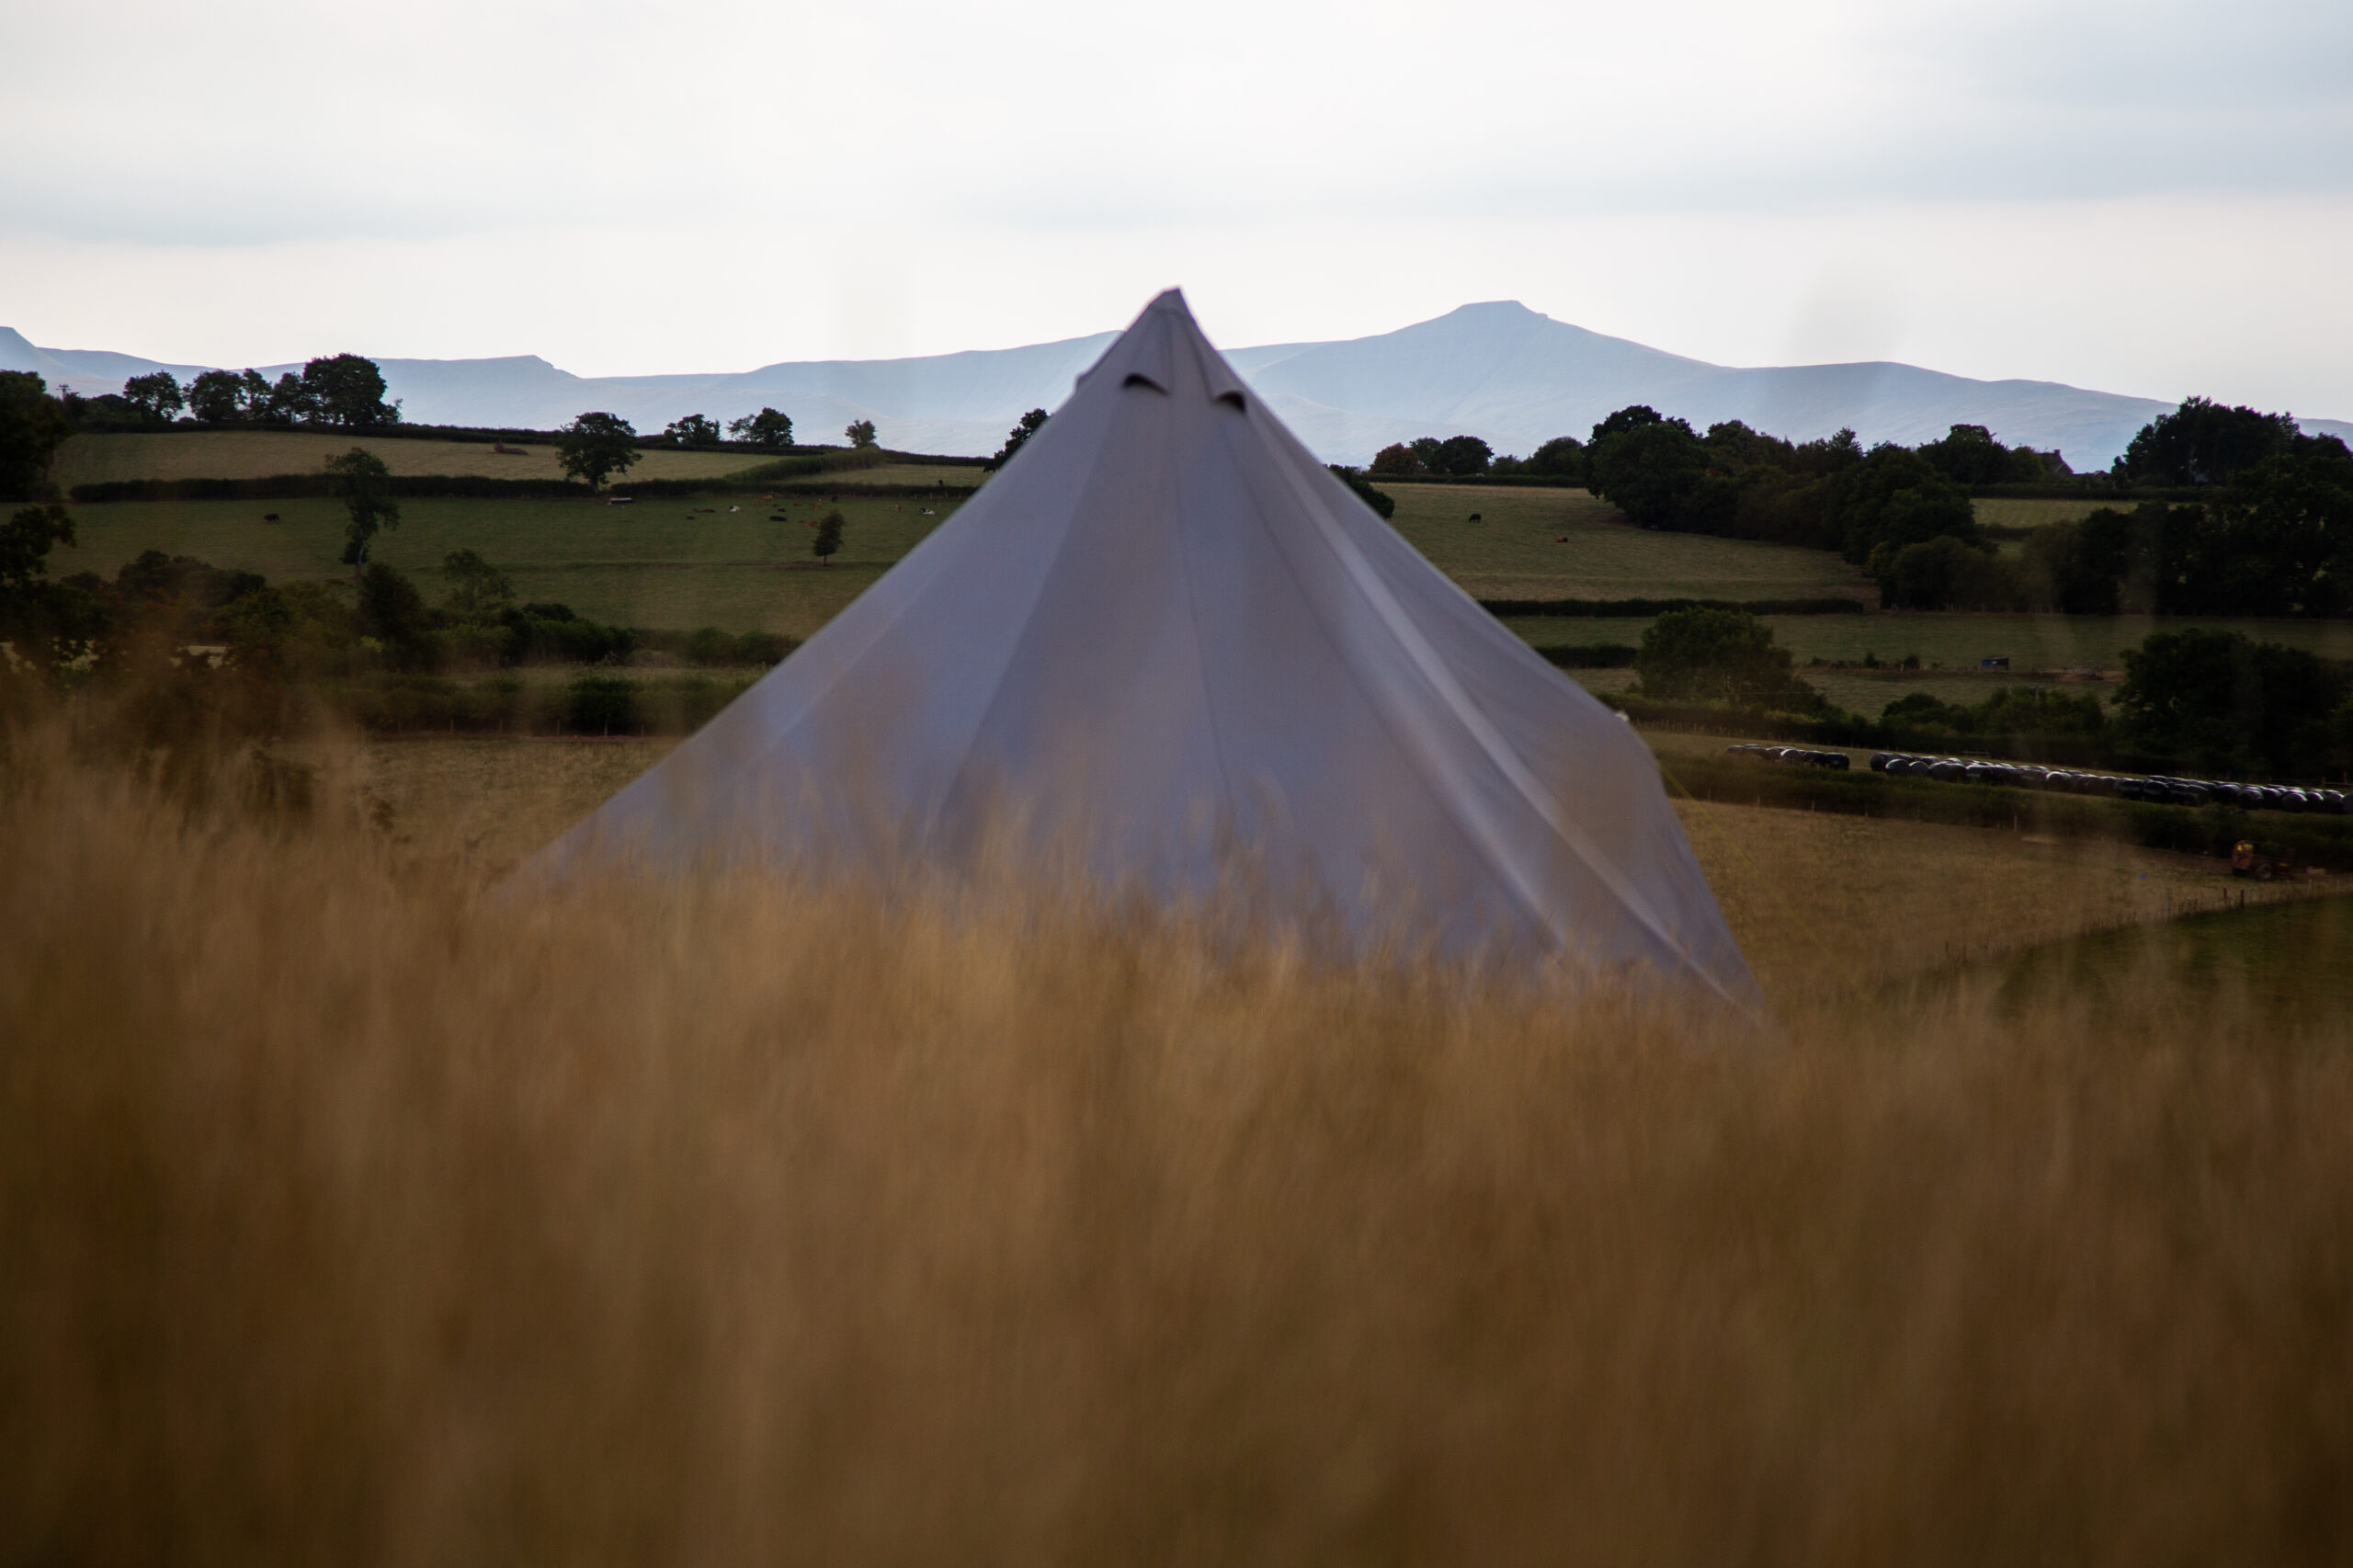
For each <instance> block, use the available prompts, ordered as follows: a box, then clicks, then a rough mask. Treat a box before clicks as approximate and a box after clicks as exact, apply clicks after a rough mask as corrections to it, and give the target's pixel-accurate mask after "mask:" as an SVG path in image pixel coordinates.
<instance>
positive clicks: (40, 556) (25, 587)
mask: <svg viewBox="0 0 2353 1568" xmlns="http://www.w3.org/2000/svg"><path fill="white" fill-rule="evenodd" d="M74 542H75V540H74V519H73V517H70V516H69V515H67V513H66V510H65V508H64V507H63V506H55V505H51V506H27V507H24V508H23V509H21V510H20V511H18V512H17V514H16V515H15V516H14V517H10V518H9V519H8V521H7V522H6V524H0V642H5V643H6V644H7V645H8V647H9V649H10V650H12V651H13V652H14V653H15V654H16V656H17V658H18V659H20V660H22V661H23V662H24V663H26V664H28V665H32V666H33V667H34V668H35V669H36V670H39V671H40V672H42V673H43V674H48V673H51V672H53V671H54V670H55V669H56V668H57V666H58V665H61V664H63V663H64V662H66V661H67V660H69V659H72V658H74V657H75V656H76V655H77V654H79V653H81V652H82V651H83V650H84V649H85V648H86V647H87V646H88V645H89V644H90V642H91V641H92V640H93V639H95V638H96V637H97V636H98V635H100V634H101V633H102V632H103V631H104V630H105V624H106V617H105V611H104V609H103V608H102V607H101V605H100V604H99V602H98V601H97V598H96V597H95V596H93V595H92V594H91V593H90V592H89V591H88V590H87V589H86V588H84V587H82V586H80V585H78V584H75V583H74V582H71V581H69V582H66V583H52V582H50V581H49V580H48V573H49V552H50V551H51V548H52V547H53V546H56V545H61V544H69V545H70V544H73V543H74ZM0 663H5V660H4V659H0Z"/></svg>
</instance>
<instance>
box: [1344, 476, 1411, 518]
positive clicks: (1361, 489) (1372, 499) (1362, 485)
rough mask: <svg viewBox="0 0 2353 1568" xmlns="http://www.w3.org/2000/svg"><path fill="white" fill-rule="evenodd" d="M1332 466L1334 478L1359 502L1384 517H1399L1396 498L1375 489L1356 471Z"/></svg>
mask: <svg viewBox="0 0 2353 1568" xmlns="http://www.w3.org/2000/svg"><path fill="white" fill-rule="evenodd" d="M1330 466H1331V469H1332V475H1333V477H1334V478H1336V479H1337V480H1338V481H1339V482H1340V483H1343V484H1345V485H1347V487H1348V488H1349V490H1351V491H1353V492H1354V493H1355V494H1356V498H1357V499H1358V500H1359V501H1361V502H1363V503H1364V504H1365V505H1366V506H1370V507H1371V508H1372V509H1373V510H1374V511H1375V512H1378V513H1379V514H1380V515H1381V516H1382V517H1395V516H1396V515H1397V498H1396V497H1395V496H1393V495H1392V494H1389V493H1388V492H1387V491H1385V490H1376V489H1374V488H1373V487H1372V485H1371V484H1370V483H1367V482H1366V480H1365V476H1364V475H1363V474H1362V473H1361V472H1358V471H1357V470H1355V469H1352V468H1344V467H1342V466H1341V465H1340V464H1338V463H1333V464H1332V465H1330Z"/></svg>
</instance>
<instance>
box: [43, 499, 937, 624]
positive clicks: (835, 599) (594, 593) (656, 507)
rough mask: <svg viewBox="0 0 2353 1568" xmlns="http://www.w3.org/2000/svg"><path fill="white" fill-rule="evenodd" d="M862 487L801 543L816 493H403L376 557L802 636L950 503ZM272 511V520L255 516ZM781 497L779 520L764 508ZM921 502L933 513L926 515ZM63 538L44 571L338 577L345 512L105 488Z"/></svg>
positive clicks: (618, 608)
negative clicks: (190, 561) (464, 553)
mask: <svg viewBox="0 0 2353 1568" xmlns="http://www.w3.org/2000/svg"><path fill="white" fill-rule="evenodd" d="M957 504H958V503H957V501H956V500H954V499H946V500H941V501H938V502H930V501H923V500H916V499H898V498H892V497H888V496H862V495H859V494H856V492H855V491H852V490H849V489H847V488H845V490H844V491H843V493H842V495H841V498H840V500H839V502H838V506H839V507H840V510H841V513H842V516H843V517H844V519H845V522H846V525H847V526H846V528H845V529H844V534H843V542H842V550H841V553H839V554H837V555H835V557H834V559H833V563H832V564H831V565H820V564H819V563H818V562H817V561H816V559H815V558H814V557H813V556H812V555H811V554H810V553H809V545H810V541H811V540H812V539H813V537H814V532H813V528H810V527H809V526H808V525H810V524H812V523H813V522H814V521H815V519H816V518H817V517H820V516H822V515H823V514H824V512H826V511H828V510H830V509H832V507H833V506H835V505H836V503H834V502H832V501H831V500H829V499H828V498H825V497H818V498H815V499H809V498H786V499H783V500H779V501H777V502H774V503H765V502H761V501H758V500H756V499H754V498H751V497H730V496H713V497H708V498H701V499H688V500H665V501H655V500H645V501H639V502H636V503H634V504H632V505H631V506H607V505H605V504H604V503H603V502H601V501H586V500H521V501H517V500H493V501H478V500H411V501H404V502H402V503H401V526H400V527H399V528H396V529H394V530H392V531H391V532H389V533H385V534H382V535H380V536H379V537H378V540H377V542H376V547H375V556H376V559H378V560H380V561H383V562H388V563H390V564H392V565H393V566H396V567H398V568H399V569H400V570H401V571H403V572H405V573H408V574H410V575H412V576H414V577H415V578H416V579H417V580H418V584H419V586H421V587H422V588H424V590H425V592H426V597H428V598H437V597H439V585H438V572H439V568H440V564H441V558H442V557H443V556H445V555H447V554H448V553H449V551H453V550H475V551H481V552H482V554H483V556H484V557H486V558H487V559H489V560H490V561H491V562H493V563H494V565H496V566H498V567H499V568H500V569H501V570H503V571H505V572H507V573H508V574H511V575H512V576H513V577H514V579H515V586H516V591H517V593H518V594H519V595H520V596H521V597H523V598H525V599H527V600H532V599H539V600H554V601H558V602H561V603H563V604H567V605H570V606H571V607H572V608H573V609H574V610H575V611H576V612H578V613H579V614H581V615H584V616H587V617H590V618H591V619H597V620H607V621H612V622H615V623H617V624H620V625H625V626H651V627H664V628H673V629H676V630H681V631H684V630H690V629H692V628H694V627H698V626H717V627H720V628H722V630H725V631H781V632H784V633H787V634H788V635H790V636H794V637H807V636H809V635H810V634H811V633H813V632H814V631H816V630H817V629H818V628H819V627H820V626H823V625H824V623H825V622H826V621H827V620H829V619H832V618H833V617H834V616H835V614H837V613H838V612H839V611H840V610H841V608H842V607H844V606H845V605H847V604H848V603H849V601H850V600H851V599H853V598H855V597H858V594H859V593H860V592H861V591H863V590H864V589H865V588H866V587H867V586H868V585H870V584H872V583H873V581H874V580H875V579H876V578H877V577H879V576H881V574H882V573H883V571H884V570H885V569H886V568H887V567H888V566H889V565H890V564H891V563H892V562H895V561H897V560H898V559H899V558H900V557H901V556H903V555H904V554H905V553H906V552H907V551H909V550H910V549H912V548H914V546H915V543H916V542H917V541H918V540H921V539H923V537H924V536H925V535H926V534H927V533H929V532H930V531H931V529H933V528H936V527H938V525H939V523H940V522H941V521H943V520H944V519H945V518H946V517H948V516H949V514H950V513H952V512H953V511H954V510H955V508H956V506H957ZM270 512H276V513H277V514H278V517H279V519H280V520H279V521H278V522H275V523H271V522H266V521H264V520H263V518H264V516H265V515H266V514H267V513H270ZM778 512H781V513H782V514H784V515H785V516H786V517H788V518H790V521H787V522H782V523H772V522H769V521H768V520H767V519H768V517H770V516H771V515H772V514H775V513H778ZM926 512H930V513H931V514H932V515H931V516H928V517H926V515H925V514H926ZM344 520H345V519H344V511H343V507H342V506H341V504H340V503H338V502H335V501H332V500H324V499H320V500H294V501H267V502H264V501H152V502H150V501H119V502H111V503H108V504H105V505H97V506H75V507H74V522H75V526H76V528H77V529H78V530H79V534H80V539H81V545H80V548H78V549H74V548H68V547H60V548H59V549H58V550H57V551H55V553H54V554H52V555H51V558H50V563H51V564H50V570H51V573H52V574H55V575H59V576H63V575H64V574H68V573H72V572H77V571H83V570H95V571H97V572H100V573H103V574H109V575H110V574H113V572H114V571H115V570H116V569H117V568H118V567H119V566H120V565H121V564H122V563H123V562H126V561H129V560H130V559H131V558H132V557H133V556H135V555H137V554H138V553H139V552H140V551H143V550H161V551H165V552H167V553H169V554H173V555H193V556H197V557H199V559H202V560H205V561H209V562H211V563H212V564H214V565H215V566H225V567H234V568H237V569H239V570H243V571H248V572H258V573H260V574H262V575H264V576H266V577H267V578H269V579H270V580H271V581H272V582H280V581H288V580H293V581H302V580H309V581H313V582H339V581H347V580H348V578H349V576H350V569H349V568H348V567H346V566H344V565H342V564H341V562H340V561H339V559H338V557H339V556H340V555H341V553H342V551H343V530H344Z"/></svg>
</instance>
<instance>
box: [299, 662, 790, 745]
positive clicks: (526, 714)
mask: <svg viewBox="0 0 2353 1568" xmlns="http://www.w3.org/2000/svg"><path fill="white" fill-rule="evenodd" d="M755 678H756V677H752V676H743V677H732V678H731V677H727V676H696V675H683V676H672V677H667V678H664V679H660V680H626V679H623V678H621V677H620V676H594V675H584V676H577V677H575V678H574V679H572V680H570V681H566V682H565V683H563V685H561V686H556V685H551V684H549V683H545V682H533V681H526V680H523V679H521V678H520V677H519V676H494V677H493V678H491V679H487V680H471V681H461V680H455V679H452V678H450V677H449V676H415V675H409V676H370V677H367V678H363V679H358V680H354V681H350V682H347V683H338V684H335V685H331V686H328V687H323V688H322V689H321V691H320V693H319V695H320V696H321V697H323V698H324V699H325V700H326V702H327V704H328V706H329V707H331V708H332V709H334V710H335V711H336V712H338V713H340V714H342V715H343V716H344V717H346V718H347V719H348V720H349V721H350V722H353V723H355V724H357V725H358V726H359V727H360V728H361V729H363V730H366V731H368V732H369V733H374V734H433V733H458V734H510V735H684V734H689V733H693V732H694V731H695V730H697V729H699V728H700V727H701V726H702V725H703V724H705V723H707V722H710V720H711V718H712V717H714V716H715V715H716V714H717V713H718V712H719V710H721V709H722V708H724V707H726V706H727V705H728V704H729V703H730V702H733V701H734V700H735V699H737V698H738V697H741V696H742V695H743V694H744V693H745V691H746V690H748V689H749V688H750V687H751V685H752V682H753V680H754V679H755Z"/></svg>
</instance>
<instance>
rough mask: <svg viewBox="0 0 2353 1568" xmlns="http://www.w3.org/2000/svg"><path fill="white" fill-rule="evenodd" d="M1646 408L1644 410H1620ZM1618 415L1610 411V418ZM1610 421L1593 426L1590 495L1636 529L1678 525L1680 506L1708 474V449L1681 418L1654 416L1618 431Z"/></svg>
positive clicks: (1588, 457)
mask: <svg viewBox="0 0 2353 1568" xmlns="http://www.w3.org/2000/svg"><path fill="white" fill-rule="evenodd" d="M1650 412H1651V411H1650V410H1649V409H1646V408H1644V409H1631V410H1621V411H1620V413H1621V414H1630V413H1639V414H1649V413H1650ZM1619 417H1620V415H1617V414H1613V415H1610V416H1609V419H1610V420H1615V419H1618V418H1619ZM1608 424H1609V420H1604V421H1603V422H1602V423H1601V424H1600V425H1597V426H1594V431H1595V436H1594V441H1593V445H1592V446H1591V447H1590V448H1589V449H1588V450H1587V462H1588V468H1589V472H1590V473H1591V476H1592V477H1591V480H1590V483H1591V484H1592V486H1593V493H1594V494H1595V495H1597V496H1598V497H1600V498H1601V499H1602V500H1604V501H1607V502H1608V503H1609V504H1610V505H1611V506H1615V507H1617V508H1618V509H1619V510H1620V511H1621V512H1623V513H1625V514H1626V516H1627V517H1631V519H1633V521H1634V524H1635V526H1637V527H1639V528H1675V527H1677V526H1678V524H1679V523H1680V522H1681V521H1682V515H1683V510H1684V508H1685V507H1686V506H1688V504H1689V503H1690V502H1691V500H1692V498H1693V497H1694V496H1696V495H1697V494H1699V485H1700V482H1701V481H1702V480H1704V479H1705V478H1706V477H1707V473H1708V466H1709V460H1708V449H1707V448H1706V447H1704V446H1702V445H1701V444H1700V441H1699V437H1697V436H1695V435H1693V434H1692V433H1691V426H1688V425H1687V424H1685V423H1684V422H1683V421H1682V420H1680V419H1661V418H1659V417H1657V416H1656V415H1652V417H1650V418H1648V419H1643V420H1634V421H1630V422H1628V423H1625V424H1621V425H1620V426H1618V427H1617V428H1616V429H1609V428H1608Z"/></svg>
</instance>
